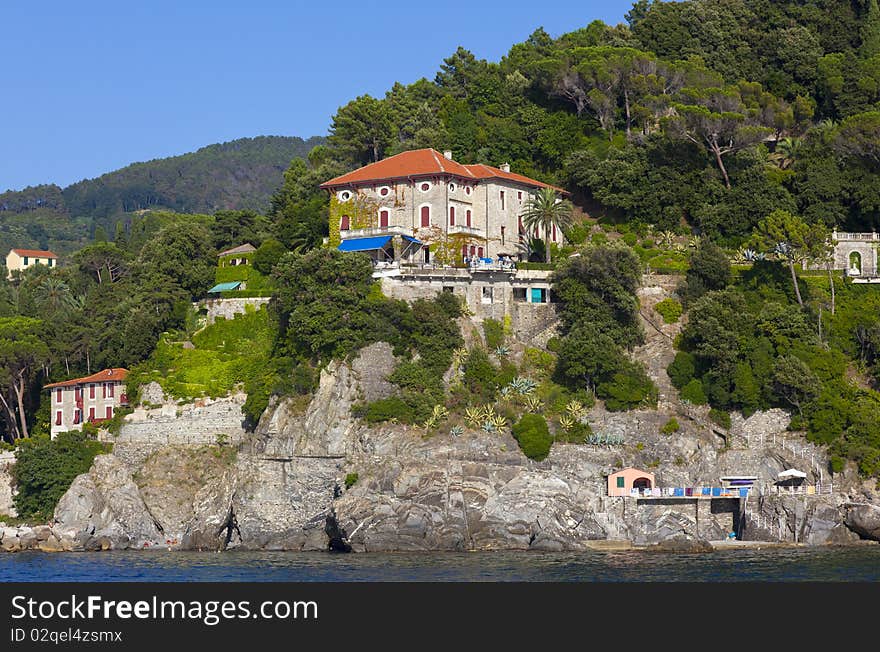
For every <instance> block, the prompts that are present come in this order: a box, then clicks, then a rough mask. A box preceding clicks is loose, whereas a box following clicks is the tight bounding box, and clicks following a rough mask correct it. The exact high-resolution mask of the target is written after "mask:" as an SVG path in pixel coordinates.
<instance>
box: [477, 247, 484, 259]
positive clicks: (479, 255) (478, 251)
mask: <svg viewBox="0 0 880 652" xmlns="http://www.w3.org/2000/svg"><path fill="white" fill-rule="evenodd" d="M477 257H478V258H482V257H483V248H482V247H477Z"/></svg>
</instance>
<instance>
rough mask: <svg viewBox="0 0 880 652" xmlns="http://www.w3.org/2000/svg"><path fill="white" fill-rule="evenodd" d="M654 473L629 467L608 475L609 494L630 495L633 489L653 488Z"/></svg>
mask: <svg viewBox="0 0 880 652" xmlns="http://www.w3.org/2000/svg"><path fill="white" fill-rule="evenodd" d="M653 488H654V474H653V473H650V472H649V471H643V470H642V469H636V468H633V467H631V466H630V467H627V468H625V469H622V470H620V471H617V472H616V473H611V474H609V475H608V495H609V496H630V495H632V490H633V489H636V490H639V489H653Z"/></svg>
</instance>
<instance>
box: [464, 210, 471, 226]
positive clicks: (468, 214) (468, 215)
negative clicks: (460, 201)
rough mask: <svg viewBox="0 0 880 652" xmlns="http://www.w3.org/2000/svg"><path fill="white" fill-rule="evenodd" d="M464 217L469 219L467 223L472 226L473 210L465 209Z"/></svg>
mask: <svg viewBox="0 0 880 652" xmlns="http://www.w3.org/2000/svg"><path fill="white" fill-rule="evenodd" d="M464 217H465V220H467V225H468V226H470V225H471V211H470V209H468V210H467V211H465V214H464Z"/></svg>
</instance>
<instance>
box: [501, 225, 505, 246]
mask: <svg viewBox="0 0 880 652" xmlns="http://www.w3.org/2000/svg"><path fill="white" fill-rule="evenodd" d="M501 244H504V227H503V226H502V227H501Z"/></svg>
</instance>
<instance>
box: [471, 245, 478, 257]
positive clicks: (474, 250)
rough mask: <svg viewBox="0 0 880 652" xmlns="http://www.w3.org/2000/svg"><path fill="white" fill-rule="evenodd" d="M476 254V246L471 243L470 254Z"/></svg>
mask: <svg viewBox="0 0 880 652" xmlns="http://www.w3.org/2000/svg"><path fill="white" fill-rule="evenodd" d="M476 255H477V248H476V247H475V246H474V245H471V256H476Z"/></svg>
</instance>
